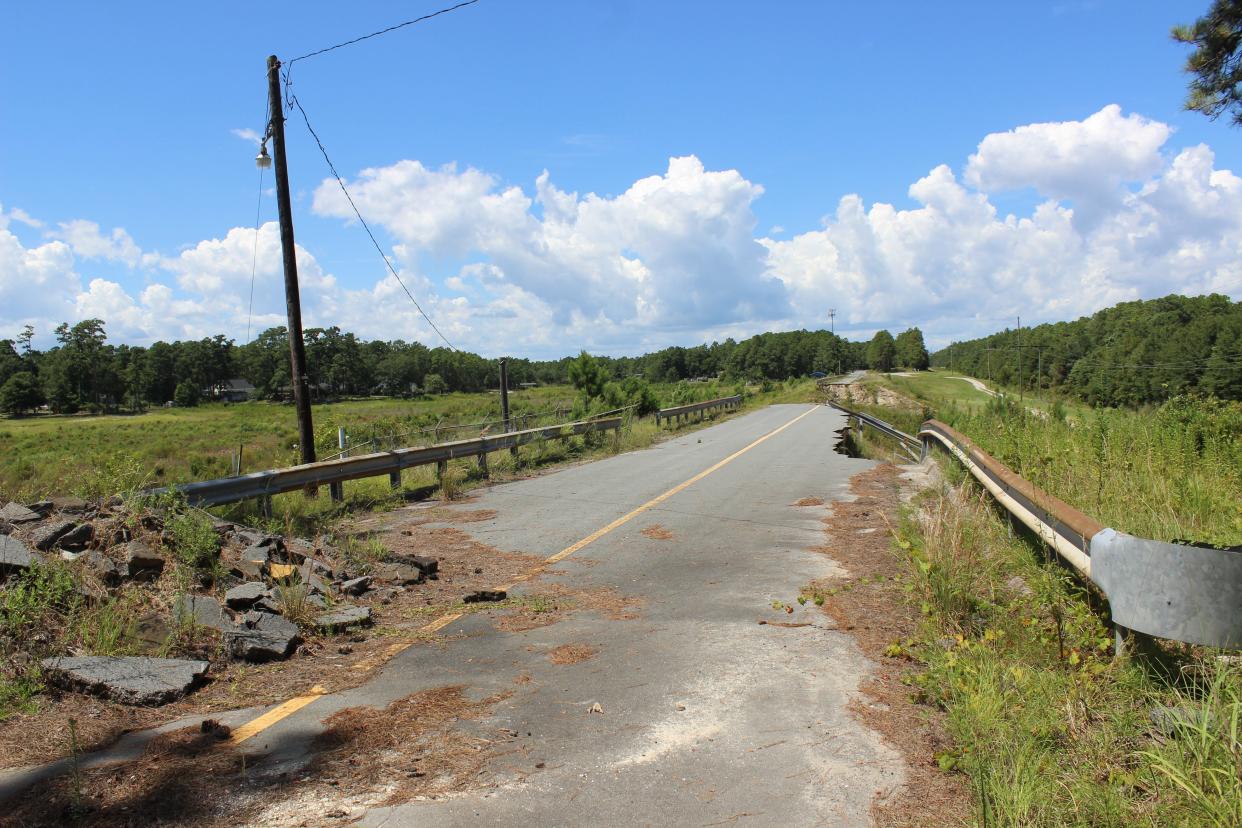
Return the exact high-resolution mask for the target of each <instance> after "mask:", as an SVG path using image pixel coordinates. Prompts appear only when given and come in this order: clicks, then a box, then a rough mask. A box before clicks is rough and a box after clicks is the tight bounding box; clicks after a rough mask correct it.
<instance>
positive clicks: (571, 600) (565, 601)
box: [495, 583, 642, 632]
mask: <svg viewBox="0 0 1242 828" xmlns="http://www.w3.org/2000/svg"><path fill="white" fill-rule="evenodd" d="M641 606H642V601H641V600H640V599H638V598H634V597H632V596H626V595H622V594H621V593H619V592H617V591H616V590H614V589H612V588H611V587H590V588H588V589H570V588H568V587H566V586H564V585H562V584H556V583H553V584H540V585H538V586H537V587H536V589H535V590H534V591H532V592H531V593H530V594H528V595H523V596H522V597H521V598H520V599H518V600H517V601H515V602H514V603H513V604H512V605H511V606H510V607H508V608H507V610H508V612H507V613H506V614H505V615H502V616H501V617H499V618H497V619H496V621H495V624H496V629H498V630H501V631H503V632H525V631H527V630H533V629H537V628H539V627H546V626H549V625H551V624H555V623H556V622H558V621H562V620H564V619H565V618H566V617H567V616H568V615H569V613H571V612H581V611H586V612H595V613H598V614H599V615H602V616H604V617H605V618H608V619H610V620H612V621H632V620H633V619H635V618H637V617H638V610H639V608H640V607H641Z"/></svg>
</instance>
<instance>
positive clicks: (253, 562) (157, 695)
mask: <svg viewBox="0 0 1242 828" xmlns="http://www.w3.org/2000/svg"><path fill="white" fill-rule="evenodd" d="M203 514H204V515H205V514H206V513H203ZM172 519H173V518H172V517H171V516H165V515H163V514H161V513H159V512H157V511H151V510H141V509H138V510H134V509H131V508H130V507H127V506H126V505H123V504H122V503H121V502H119V501H118V500H115V499H114V500H112V501H107V502H102V503H90V502H86V501H83V500H79V499H75V498H64V499H52V500H45V501H40V502H37V503H29V504H19V503H8V504H5V505H4V506H3V508H0V589H5V588H7V587H8V586H9V585H10V583H11V582H13V581H14V579H17V578H20V577H21V575H22V573H25V572H27V571H29V570H31V569H32V568H35V567H41V566H42V567H49V566H56V565H58V566H63V567H65V568H66V569H67V570H68V571H69V572H71V573H72V576H73V579H74V582H75V585H76V588H77V590H78V592H79V594H80V595H81V596H82V597H83V599H84V600H85V601H87V602H91V603H92V604H94V605H98V604H101V603H103V602H108V601H114V600H118V599H117V596H118V594H119V593H120V591H122V590H128V591H129V592H130V593H132V592H133V591H134V590H140V591H142V603H143V606H144V607H145V608H146V609H147V612H146V614H145V615H143V617H141V618H140V619H139V620H138V622H137V624H136V625H135V628H134V630H133V631H132V633H131V638H130V640H128V641H127V642H125V646H124V647H123V648H122V650H123V651H126V652H134V653H140V654H141V655H132V656H113V655H97V654H94V653H90V652H69V653H64V652H56V651H54V650H53V651H52V652H51V653H48V652H46V651H45V652H43V653H39V655H41V656H42V655H46V656H47V657H45V658H40V659H39V663H40V665H41V666H42V668H43V675H44V678H45V680H46V681H47V682H48V683H50V684H53V685H55V686H58V687H60V688H62V689H65V690H71V691H80V692H90V693H94V694H96V695H99V696H103V697H106V698H111V699H114V700H117V701H121V702H124V703H128V704H143V705H153V704H164V703H166V702H169V701H172V700H174V699H176V698H180V697H181V696H182V695H184V694H185V693H187V692H189V691H191V690H192V689H193V688H194V687H195V686H197V685H198V684H200V683H201V682H202V681H203V680H204V679H205V678H206V677H207V676H208V675H209V673H210V670H211V669H217V668H220V667H223V666H227V665H226V662H227V660H237V661H245V662H268V661H276V660H280V659H287V658H290V657H292V656H294V655H295V654H296V653H297V652H298V649H299V646H300V645H301V644H302V643H303V642H304V641H305V640H307V639H308V638H314V637H317V636H322V635H333V634H338V633H342V632H345V631H349V632H356V629H357V628H359V627H364V626H369V625H371V624H372V623H373V621H374V614H373V609H372V607H371V606H368V605H367V604H368V603H387V602H388V600H390V599H391V597H392V596H393V595H395V594H396V593H397V592H399V591H401V590H405V589H412V588H415V587H416V586H417V585H418V584H421V583H423V582H424V581H426V580H428V579H435V578H437V577H438V568H439V562H438V561H437V560H436V559H435V558H430V557H424V556H419V555H398V554H394V553H389V554H387V555H384V556H381V558H380V559H379V560H378V561H374V562H367V563H363V564H356V563H354V562H352V561H351V559H350V558H349V556H347V555H344V554H342V553H341V551H340V550H338V549H336V548H335V547H334V546H333V545H332V544H331V543H329V542H328V541H327V539H325V538H319V539H317V540H316V541H315V542H309V541H306V540H302V539H293V538H286V537H284V536H282V535H276V534H269V533H265V532H261V531H258V530H255V529H252V528H249V527H244V526H237V525H235V524H232V523H228V522H226V521H222V520H219V519H216V518H212V519H211V527H212V529H214V532H215V536H216V542H215V544H214V547H215V550H216V553H215V554H216V556H217V557H216V558H215V559H212V560H208V561H207V564H208V566H207V567H204V566H203V561H201V560H198V559H196V560H195V565H196V567H197V568H195V567H191V566H187V563H186V562H185V555H184V554H181V555H179V552H181V551H182V550H179V549H178V543H179V541H178V536H177V533H176V532H173V531H170V527H169V525H168V523H169V522H170V521H171V520H172ZM208 535H210V533H208ZM210 552H211V548H210V545H209V548H208V553H209V554H208V557H210ZM195 554H196V555H201V554H202V551H201V548H199V549H198V550H197V551H196V552H195ZM364 570H365V571H364ZM187 576H190V577H187ZM187 584H188V585H189V586H187ZM4 632H5V631H4V630H2V629H0V636H3V634H4ZM202 640H208V641H210V642H212V644H213V645H214V646H213V647H212V648H211V649H210V654H208V655H204V652H205V651H204V650H203V649H202V648H201V647H200V648H199V650H197V651H195V650H193V649H192V648H187V647H186V646H183V645H184V643H185V642H186V641H200V642H201V641H202ZM11 645H12V642H10V646H11ZM171 654H178V655H189V656H192V657H191V658H188V659H185V658H168V657H166V656H169V655H171ZM18 655H19V656H21V657H22V661H23V663H25V662H28V661H30V659H31V658H32V657H33V656H34V654H33V653H18Z"/></svg>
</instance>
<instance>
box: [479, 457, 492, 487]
mask: <svg viewBox="0 0 1242 828" xmlns="http://www.w3.org/2000/svg"><path fill="white" fill-rule="evenodd" d="M479 474H480V475H482V477H483V479H484V480H487V479H488V478H489V477H491V472H489V471H488V469H487V452H486V451H484V452H481V453H480V454H479Z"/></svg>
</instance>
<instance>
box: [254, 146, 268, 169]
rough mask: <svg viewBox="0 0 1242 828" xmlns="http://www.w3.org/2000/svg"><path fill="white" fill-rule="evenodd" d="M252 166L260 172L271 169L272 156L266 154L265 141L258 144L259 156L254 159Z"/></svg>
mask: <svg viewBox="0 0 1242 828" xmlns="http://www.w3.org/2000/svg"><path fill="white" fill-rule="evenodd" d="M254 165H255V166H256V167H258V168H259V169H261V170H268V169H271V167H272V156H270V155H268V154H267V141H264V142H263V143H262V144H259V154H258V155H256V156H255V157H254Z"/></svg>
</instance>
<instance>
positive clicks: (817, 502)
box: [794, 497, 824, 506]
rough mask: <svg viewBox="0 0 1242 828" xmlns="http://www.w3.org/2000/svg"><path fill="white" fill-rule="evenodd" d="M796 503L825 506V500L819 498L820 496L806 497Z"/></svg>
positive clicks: (798, 504)
mask: <svg viewBox="0 0 1242 828" xmlns="http://www.w3.org/2000/svg"><path fill="white" fill-rule="evenodd" d="M794 505H795V506H823V505H824V501H823V499H822V498H818V497H804V498H802V499H801V500H799V501H797V502H796V503H794Z"/></svg>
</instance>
